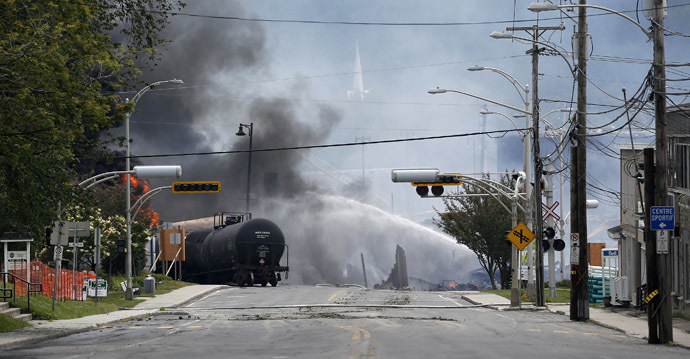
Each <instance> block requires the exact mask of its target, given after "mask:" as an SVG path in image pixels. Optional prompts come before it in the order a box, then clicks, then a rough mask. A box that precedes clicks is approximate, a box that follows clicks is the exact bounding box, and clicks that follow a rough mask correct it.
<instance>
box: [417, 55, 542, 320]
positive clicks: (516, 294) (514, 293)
mask: <svg viewBox="0 0 690 359" xmlns="http://www.w3.org/2000/svg"><path fill="white" fill-rule="evenodd" d="M478 69H479V68H478V67H476V68H475V71H476V70H478ZM505 75H507V74H505ZM505 75H504V76H505ZM508 76H509V75H508ZM510 77H511V78H512V76H510ZM513 79H514V78H513ZM511 82H512V81H511ZM515 82H517V80H515ZM518 84H519V83H518ZM513 85H515V83H513ZM446 92H455V93H459V94H461V95H465V96H469V97H473V98H476V99H479V100H482V101H486V102H490V103H493V104H495V105H499V106H502V107H506V108H509V109H511V110H513V111H518V112H520V113H524V114H526V115H531V114H532V112H530V111H529V103H528V104H527V108H526V109H524V110H523V109H520V108H517V107H514V106H510V105H506V104H504V103H500V102H498V101H494V100H491V99H488V98H484V97H481V96H477V95H473V94H470V93H467V92H463V91H458V90H450V89H442V88H438V87H437V88H435V89H431V90H429V93H430V94H432V95H435V94H440V93H446ZM521 97H522V95H521ZM513 123H514V124H515V122H514V121H513ZM515 127H517V124H515ZM518 128H519V127H518ZM526 128H529V121H528V123H527V127H526ZM525 138H529V137H528V136H525ZM525 142H526V143H527V140H526V141H525ZM525 151H528V152H525V166H524V167H525V168H524V170H525V172H526V173H527V176H529V172H528V171H529V158H528V156H529V144H527V145H526V146H525ZM525 186H526V188H528V187H527V186H529V181H526V182H525ZM525 192H526V194H525V196H526V197H527V196H529V191H525ZM527 203H528V204H529V200H527ZM528 213H529V210H526V211H525V216H529V214H528ZM528 218H530V217H528ZM530 248H531V247H530ZM511 258H512V259H511V263H512V267H513V268H512V269H513V283H518V279H517V278H518V277H517V269H516V267H517V263H518V262H519V253H518V252H517V248H515V247H513V249H512V255H511ZM510 305H511V306H513V307H517V306H520V291H519V289H518V288H513V289H511V302H510Z"/></svg>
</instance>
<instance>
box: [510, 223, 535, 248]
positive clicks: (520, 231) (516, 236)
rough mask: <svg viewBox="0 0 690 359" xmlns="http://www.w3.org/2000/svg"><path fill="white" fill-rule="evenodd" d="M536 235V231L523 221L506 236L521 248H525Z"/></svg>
mask: <svg viewBox="0 0 690 359" xmlns="http://www.w3.org/2000/svg"><path fill="white" fill-rule="evenodd" d="M534 237H535V236H534V233H532V231H530V230H529V228H527V226H526V225H525V224H524V223H522V222H520V223H518V225H517V226H515V228H513V230H512V231H510V232H509V233H508V234H506V238H508V239H509V240H510V241H511V242H513V244H514V245H515V247H517V249H519V250H523V249H525V247H527V245H529V244H530V243H531V242H532V241H533V240H534Z"/></svg>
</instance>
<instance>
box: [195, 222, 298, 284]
mask: <svg viewBox="0 0 690 359" xmlns="http://www.w3.org/2000/svg"><path fill="white" fill-rule="evenodd" d="M213 222H214V223H213V228H212V229H211V228H208V229H200V230H196V231H193V232H191V233H189V234H188V235H187V237H186V238H185V252H186V261H185V263H184V266H183V271H182V273H183V274H182V278H183V279H184V280H186V281H191V282H196V283H220V284H225V283H229V282H232V283H235V284H237V285H240V286H252V285H254V284H261V285H262V286H266V285H267V284H271V285H272V286H276V285H278V282H279V281H280V280H281V279H282V277H281V272H285V278H287V274H288V271H289V267H288V266H287V263H288V253H287V251H288V247H287V244H286V243H285V237H284V236H283V232H282V231H281V230H280V228H279V227H278V225H276V224H275V223H273V222H271V221H269V220H268V219H264V218H255V219H252V218H251V214H249V213H239V214H238V213H229V212H223V213H220V214H216V215H215V216H214V220H213ZM283 254H285V255H286V256H285V257H286V258H285V261H286V265H285V266H281V265H280V260H281V258H282V257H283Z"/></svg>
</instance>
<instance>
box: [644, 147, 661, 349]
mask: <svg viewBox="0 0 690 359" xmlns="http://www.w3.org/2000/svg"><path fill="white" fill-rule="evenodd" d="M656 177H657V176H656V168H655V166H654V149H651V148H645V149H644V208H645V210H646V211H645V212H646V214H645V216H644V241H645V264H646V267H647V294H650V293H653V292H654V291H656V290H658V289H659V270H658V268H657V264H658V263H657V256H658V255H657V254H656V233H655V231H653V230H652V225H651V219H650V216H649V214H650V213H651V212H650V210H649V209H650V208H651V207H652V206H654V192H655V188H654V187H656V184H655V183H654V182H655V179H656ZM659 298H661V295H659V294H657V295H656V296H655V297H654V298H653V299H652V300H651V301H649V302H648V303H647V327H648V329H649V334H648V335H647V342H648V343H649V344H659V330H658V329H659V326H658V322H657V313H658V312H659Z"/></svg>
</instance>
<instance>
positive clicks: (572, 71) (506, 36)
mask: <svg viewBox="0 0 690 359" xmlns="http://www.w3.org/2000/svg"><path fill="white" fill-rule="evenodd" d="M489 36H490V37H491V38H493V39H510V40H520V41H526V42H532V43H535V44H539V45H542V46H545V47H548V48H549V50H551V51H553V52H555V53H556V54H557V55H558V56H560V57H561V58H563V60H564V61H565V63H566V64H567V65H568V68H569V69H570V74H572V75H573V76H575V69H574V68H573V65H571V64H570V61H568V58H567V57H566V56H565V55H564V54H563V53H562V52H560V51H559V50H558V49H557V48H556V47H554V46H553V45H551V44H549V43H546V42H541V41H537V40H534V39H528V38H526V37H521V36H515V35H513V34H511V33H509V32H502V31H492V32H491V34H489Z"/></svg>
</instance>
